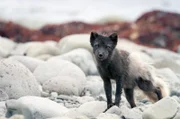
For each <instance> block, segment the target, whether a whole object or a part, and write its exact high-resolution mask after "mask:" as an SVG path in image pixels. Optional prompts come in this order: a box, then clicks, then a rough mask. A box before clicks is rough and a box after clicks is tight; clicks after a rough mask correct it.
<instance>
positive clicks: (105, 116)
mask: <svg viewBox="0 0 180 119" xmlns="http://www.w3.org/2000/svg"><path fill="white" fill-rule="evenodd" d="M96 119H120V117H119V116H118V115H115V114H109V113H101V114H100V115H99V116H98V117H97V118H96Z"/></svg>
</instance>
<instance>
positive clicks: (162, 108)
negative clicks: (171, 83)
mask: <svg viewBox="0 0 180 119" xmlns="http://www.w3.org/2000/svg"><path fill="white" fill-rule="evenodd" d="M179 105H180V104H179V103H178V102H177V101H176V100H175V99H173V98H171V97H166V98H163V99H161V100H160V101H158V102H156V103H155V104H153V105H152V106H151V107H149V108H148V109H147V110H145V111H144V112H143V119H171V118H173V117H174V116H175V115H176V113H177V111H178V109H179Z"/></svg>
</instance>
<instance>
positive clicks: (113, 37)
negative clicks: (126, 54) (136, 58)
mask: <svg viewBox="0 0 180 119" xmlns="http://www.w3.org/2000/svg"><path fill="white" fill-rule="evenodd" d="M109 38H110V39H111V40H112V41H113V42H114V43H115V44H117V41H118V35H117V33H113V34H111V35H110V36H109Z"/></svg>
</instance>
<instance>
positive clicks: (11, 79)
mask: <svg viewBox="0 0 180 119" xmlns="http://www.w3.org/2000/svg"><path fill="white" fill-rule="evenodd" d="M0 67H1V69H0V72H1V74H0V82H1V83H0V89H1V90H3V91H4V92H5V93H6V94H7V95H8V96H9V98H10V99H17V98H19V97H22V96H26V95H34V96H40V90H39V85H38V82H37V81H36V79H35V77H34V76H33V74H32V73H31V72H30V71H29V69H27V68H26V67H25V66H24V65H22V64H21V63H19V62H17V61H13V60H10V59H3V60H0Z"/></svg>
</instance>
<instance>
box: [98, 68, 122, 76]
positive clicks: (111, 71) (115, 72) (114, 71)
mask: <svg viewBox="0 0 180 119" xmlns="http://www.w3.org/2000/svg"><path fill="white" fill-rule="evenodd" d="M98 70H99V73H100V75H101V77H104V78H109V79H116V78H117V77H120V76H121V69H120V68H118V67H116V66H113V65H108V66H107V65H103V66H98Z"/></svg>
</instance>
